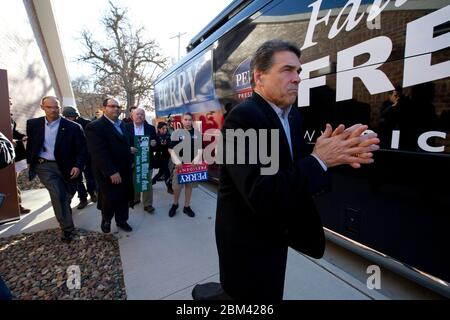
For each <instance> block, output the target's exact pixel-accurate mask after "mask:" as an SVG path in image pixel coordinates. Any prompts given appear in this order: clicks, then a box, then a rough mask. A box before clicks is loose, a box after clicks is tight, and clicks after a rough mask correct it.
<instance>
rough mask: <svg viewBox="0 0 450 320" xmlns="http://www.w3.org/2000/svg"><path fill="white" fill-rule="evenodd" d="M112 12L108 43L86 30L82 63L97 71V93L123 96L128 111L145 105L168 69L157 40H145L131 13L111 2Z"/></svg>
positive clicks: (108, 18)
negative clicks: (159, 78)
mask: <svg viewBox="0 0 450 320" xmlns="http://www.w3.org/2000/svg"><path fill="white" fill-rule="evenodd" d="M109 4H110V8H109V12H108V13H107V14H106V15H105V16H104V17H103V18H102V24H103V26H104V27H105V31H106V39H107V41H106V42H105V43H101V42H100V41H97V40H95V39H94V38H93V36H92V34H91V33H90V32H89V31H87V30H83V31H82V32H81V37H82V40H83V44H84V46H85V49H86V52H85V54H83V55H81V56H80V57H79V59H78V61H84V62H87V63H89V64H90V65H92V66H93V67H94V69H95V71H96V77H95V83H94V88H95V91H96V92H99V93H103V94H110V95H114V96H117V95H119V96H122V97H123V98H124V99H125V100H126V103H127V107H130V106H134V105H137V104H140V103H143V102H144V101H146V99H148V98H149V97H150V96H151V92H152V91H153V89H154V81H155V78H156V76H157V75H158V74H159V72H160V71H162V70H164V68H165V67H166V65H167V58H165V57H163V56H162V55H161V54H160V53H159V51H160V48H159V45H158V44H157V43H156V42H155V40H154V39H153V40H147V39H145V38H144V31H145V29H144V27H140V28H137V29H135V28H134V27H133V26H132V25H131V23H130V22H129V19H128V17H127V9H126V8H125V9H122V8H119V7H117V6H115V5H114V3H113V2H111V1H110V2H109Z"/></svg>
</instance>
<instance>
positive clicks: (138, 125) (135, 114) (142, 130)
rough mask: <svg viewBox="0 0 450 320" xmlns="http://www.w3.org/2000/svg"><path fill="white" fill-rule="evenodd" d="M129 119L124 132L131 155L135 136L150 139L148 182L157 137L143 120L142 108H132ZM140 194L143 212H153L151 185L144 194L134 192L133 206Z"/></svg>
mask: <svg viewBox="0 0 450 320" xmlns="http://www.w3.org/2000/svg"><path fill="white" fill-rule="evenodd" d="M130 112H131V114H130V117H131V119H132V122H131V123H127V124H125V130H126V131H127V137H128V139H129V144H130V146H133V149H132V150H133V153H134V152H135V150H136V149H135V148H134V138H135V137H136V136H148V137H150V151H149V154H148V159H149V164H150V168H149V175H150V180H151V178H152V175H153V162H154V158H153V150H152V149H153V148H154V147H156V145H157V142H156V139H157V136H156V129H155V127H154V126H152V125H151V124H149V123H148V122H147V121H146V120H145V110H144V109H142V108H134V109H133V110H131V111H130ZM135 180H136V178H135V177H133V184H134V183H135ZM141 193H142V201H143V203H144V210H145V211H147V212H148V213H153V212H155V208H154V207H153V187H152V184H151V183H150V184H149V190H148V191H145V192H135V193H134V204H138V203H139V202H141Z"/></svg>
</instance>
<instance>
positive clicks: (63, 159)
mask: <svg viewBox="0 0 450 320" xmlns="http://www.w3.org/2000/svg"><path fill="white" fill-rule="evenodd" d="M41 108H42V110H44V112H45V117H41V118H36V119H31V120H28V121H27V137H28V144H27V149H26V151H27V163H28V165H29V174H30V180H32V179H33V178H34V177H35V175H36V174H37V175H38V177H39V180H40V181H41V182H42V184H43V185H44V186H45V187H46V188H47V190H48V192H49V193H50V198H51V201H52V205H53V210H54V211H55V216H56V218H57V220H58V222H59V225H60V227H61V229H62V230H63V236H62V240H63V241H65V242H70V241H71V240H72V238H73V231H74V225H73V220H72V209H71V208H70V201H71V199H72V197H73V195H74V194H75V191H76V185H77V178H78V176H79V175H80V172H81V171H82V170H83V168H84V166H85V163H86V157H87V150H86V139H85V137H84V134H83V129H82V128H81V126H80V125H79V124H77V123H74V122H72V121H69V120H66V119H64V118H61V116H60V111H61V106H60V103H59V100H58V99H57V98H56V97H52V96H48V97H44V98H42V100H41Z"/></svg>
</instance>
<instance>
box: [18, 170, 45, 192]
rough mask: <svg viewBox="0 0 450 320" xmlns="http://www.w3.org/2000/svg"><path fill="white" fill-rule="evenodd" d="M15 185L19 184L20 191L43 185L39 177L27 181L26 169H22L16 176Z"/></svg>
mask: <svg viewBox="0 0 450 320" xmlns="http://www.w3.org/2000/svg"><path fill="white" fill-rule="evenodd" d="M17 185H18V186H19V188H20V190H21V191H25V190H34V189H43V188H45V187H44V185H43V184H42V183H41V181H39V177H38V176H36V178H34V179H33V181H29V179H28V169H26V170H23V171H22V172H20V173H19V175H18V177H17Z"/></svg>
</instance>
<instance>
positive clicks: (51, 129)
mask: <svg viewBox="0 0 450 320" xmlns="http://www.w3.org/2000/svg"><path fill="white" fill-rule="evenodd" d="M60 122H61V118H58V120H55V121H53V122H48V120H47V118H46V117H45V126H44V127H45V136H44V144H43V146H42V150H41V152H40V153H39V157H41V158H44V159H47V160H51V161H55V160H56V159H55V144H56V136H57V135H58V130H59V124H60Z"/></svg>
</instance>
